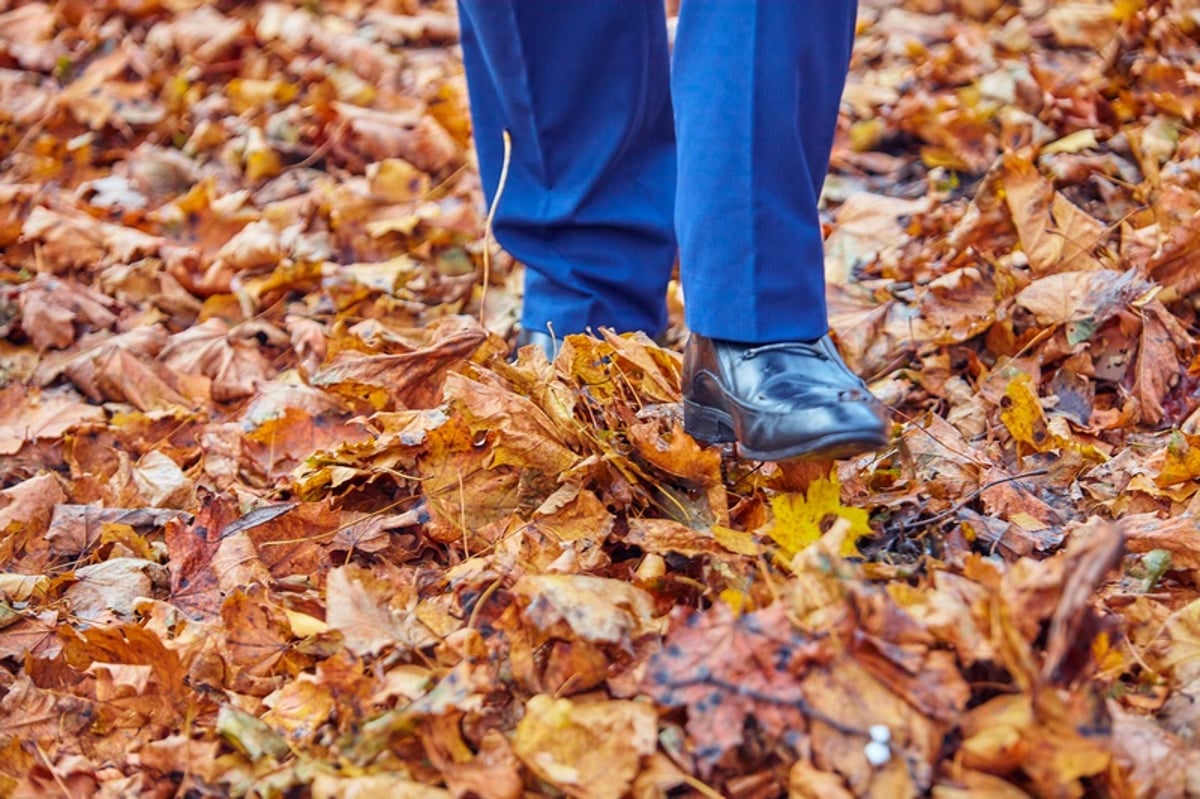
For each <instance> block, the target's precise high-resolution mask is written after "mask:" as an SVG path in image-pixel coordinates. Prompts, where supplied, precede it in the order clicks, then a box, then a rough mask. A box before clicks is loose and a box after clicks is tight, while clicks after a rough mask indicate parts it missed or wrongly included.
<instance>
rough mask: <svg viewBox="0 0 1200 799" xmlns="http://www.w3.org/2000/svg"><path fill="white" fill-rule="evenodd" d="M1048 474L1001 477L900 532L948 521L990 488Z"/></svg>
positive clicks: (1033, 473) (1026, 473) (914, 522)
mask: <svg viewBox="0 0 1200 799" xmlns="http://www.w3.org/2000/svg"><path fill="white" fill-rule="evenodd" d="M1046 473H1047V472H1046V470H1045V469H1034V470H1033V471H1032V472H1021V473H1020V474H1014V475H1010V476H1009V477H1001V478H1000V479H999V480H993V481H991V482H990V483H984V484H983V485H981V486H980V487H979V488H977V489H975V490H974V491H972V492H971V493H970V494H967V495H966V496H965V497H963V498H962V499H961V500H959V501H958V502H955V503H954V504H953V505H951V506H950V507H949V508H947V509H946V510H944V511H942V512H941V513H936V514H934V515H933V516H930V517H928V518H926V519H917V520H916V521H911V522H909V523H908V524H902V525H900V532H902V533H907V532H908V531H909V530H915V529H917V528H918V527H927V526H929V525H931V524H937V523H938V522H940V521H942V520H943V519H948V518H949V517H951V516H953V515H954V514H956V513H958V512H959V511H960V510H962V509H963V508H965V507H966V506H967V505H968V504H970V503H971V502H974V501H975V498H976V497H978V496H979V495H980V494H982V493H983V492H984V491H987V490H988V489H989V488H994V487H996V486H998V485H1003V484H1004V483H1011V482H1012V481H1013V480H1023V479H1024V478H1026V477H1038V476H1040V475H1043V474H1046Z"/></svg>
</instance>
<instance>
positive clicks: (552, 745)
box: [513, 694, 657, 799]
mask: <svg viewBox="0 0 1200 799" xmlns="http://www.w3.org/2000/svg"><path fill="white" fill-rule="evenodd" d="M656 728H657V716H656V714H655V712H654V709H653V708H652V707H650V706H649V705H647V704H644V703H642V702H625V701H609V702H592V703H587V704H582V703H574V702H572V701H571V700H569V699H555V698H554V697H551V696H547V695H546V694H538V695H537V696H534V697H531V698H530V699H529V701H528V703H526V706H525V715H524V716H523V717H522V719H521V721H520V722H518V723H517V730H516V734H515V736H514V737H513V751H514V752H516V754H517V757H519V758H521V760H522V761H523V762H524V763H525V765H526V766H528V767H529V768H530V770H532V771H533V773H535V774H536V775H538V777H540V778H541V779H543V780H546V781H547V782H549V783H550V784H552V785H554V786H555V787H557V788H558V789H560V790H562V791H563V792H565V793H566V794H567V795H568V796H577V797H581V799H610V798H611V799H617V797H620V796H624V795H625V794H626V792H627V791H628V790H629V785H630V784H631V783H632V782H633V778H634V776H635V775H636V774H637V771H638V767H639V765H640V762H641V758H642V757H645V756H647V755H650V754H651V753H653V752H654V750H655V748H656V732H657V729H656Z"/></svg>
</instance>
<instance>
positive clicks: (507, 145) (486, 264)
mask: <svg viewBox="0 0 1200 799" xmlns="http://www.w3.org/2000/svg"><path fill="white" fill-rule="evenodd" d="M510 163H512V136H510V135H509V133H508V131H507V130H506V131H504V163H503V164H501V166H500V181H499V182H498V183H497V184H496V195H495V196H494V197H492V207H491V208H488V214H487V222H486V223H485V224H484V228H483V291H482V292H480V294H479V324H481V325H482V324H483V312H484V309H485V308H486V307H487V293H488V284H489V283H491V282H492V240H493V239H494V238H495V236H494V234H493V232H492V224H493V223H494V222H495V221H496V209H497V208H499V207H500V198H501V197H503V196H504V187H505V186H506V185H508V165H509V164H510Z"/></svg>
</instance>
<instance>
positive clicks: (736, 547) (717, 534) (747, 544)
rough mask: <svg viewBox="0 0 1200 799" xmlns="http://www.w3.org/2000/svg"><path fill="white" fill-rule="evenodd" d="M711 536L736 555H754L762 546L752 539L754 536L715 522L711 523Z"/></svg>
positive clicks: (760, 550)
mask: <svg viewBox="0 0 1200 799" xmlns="http://www.w3.org/2000/svg"><path fill="white" fill-rule="evenodd" d="M712 536H713V540H715V541H716V542H717V543H718V544H720V545H721V546H723V547H725V548H726V549H728V550H729V551H730V552H733V553H735V554H738V555H750V556H754V555H757V554H759V553H760V552H762V548H761V547H759V545H758V542H757V541H755V540H754V536H753V535H752V534H750V533H744V532H742V531H741V530H733V529H730V528H729V527H722V526H721V525H719V524H717V525H713V528H712Z"/></svg>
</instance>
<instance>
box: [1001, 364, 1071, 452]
mask: <svg viewBox="0 0 1200 799" xmlns="http://www.w3.org/2000/svg"><path fill="white" fill-rule="evenodd" d="M1001 407H1002V410H1001V411H1000V421H1002V422H1004V426H1005V427H1007V428H1008V432H1009V433H1011V434H1012V437H1013V438H1014V439H1015V440H1016V441H1018V442H1020V443H1021V444H1025V445H1026V446H1028V447H1029V448H1030V449H1032V450H1033V451H1035V452H1046V451H1047V450H1049V449H1053V448H1054V447H1056V446H1061V445H1062V444H1063V443H1065V442H1063V441H1061V440H1060V439H1059V438H1058V436H1055V435H1053V434H1052V433H1051V432H1050V429H1049V427H1048V426H1047V424H1046V414H1045V413H1044V412H1043V411H1042V404H1041V403H1040V402H1038V397H1037V392H1036V391H1035V390H1034V388H1033V384H1032V381H1031V380H1030V378H1029V375H1027V374H1020V375H1017V376H1016V377H1015V378H1013V380H1012V381H1011V382H1010V383H1009V384H1008V386H1007V387H1006V388H1005V389H1004V401H1003V403H1002V406H1001Z"/></svg>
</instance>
